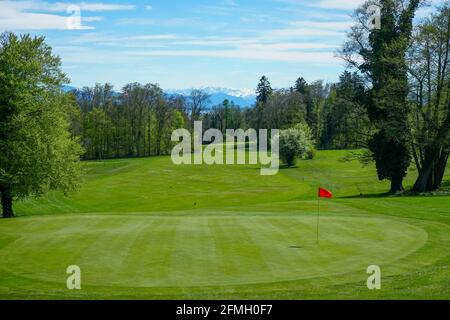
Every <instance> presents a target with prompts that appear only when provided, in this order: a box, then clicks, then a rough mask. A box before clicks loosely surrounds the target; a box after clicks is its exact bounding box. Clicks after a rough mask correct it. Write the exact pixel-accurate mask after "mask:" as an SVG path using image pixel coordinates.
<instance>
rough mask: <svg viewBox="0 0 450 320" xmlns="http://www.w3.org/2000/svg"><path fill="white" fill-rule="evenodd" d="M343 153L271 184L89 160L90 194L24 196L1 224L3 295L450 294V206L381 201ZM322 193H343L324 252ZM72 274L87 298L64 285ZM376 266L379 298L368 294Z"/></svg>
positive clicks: (222, 170) (325, 204)
mask: <svg viewBox="0 0 450 320" xmlns="http://www.w3.org/2000/svg"><path fill="white" fill-rule="evenodd" d="M345 154H346V153H345V152H344V151H342V152H341V151H339V152H333V151H327V152H320V153H319V154H318V157H317V159H315V160H312V161H302V162H299V165H298V167H297V168H293V169H282V170H281V171H280V173H279V174H278V175H277V176H273V177H262V176H260V175H259V170H258V169H259V167H258V166H174V165H173V164H172V163H171V162H170V158H168V157H160V158H148V159H134V160H113V161H98V162H87V163H85V165H84V166H85V169H86V173H85V182H84V185H83V188H82V189H81V190H80V192H78V193H75V194H72V195H70V196H68V197H65V196H64V195H62V194H59V193H51V194H49V195H48V196H46V197H44V198H40V199H28V200H25V201H22V202H21V203H19V204H18V205H17V211H18V213H19V215H20V217H19V218H16V219H11V220H1V221H0V261H1V264H0V270H1V273H2V277H1V278H0V296H5V295H8V297H10V298H11V297H12V298H14V297H17V298H20V297H24V296H25V297H28V298H141V299H146V298H293V299H298V298H315V297H322V298H344V299H345V298H358V297H365V298H370V297H373V298H376V297H397V298H398V297H400V298H431V297H449V295H450V293H449V290H448V288H449V286H448V285H449V271H448V269H447V265H448V261H449V254H450V253H449V250H448V248H449V241H450V240H449V238H448V235H449V234H450V224H449V221H450V212H449V209H448V208H449V206H448V205H449V202H450V201H449V198H448V197H445V196H444V197H442V196H436V197H388V196H383V195H380V194H379V192H381V191H383V190H384V189H385V187H386V185H385V183H380V182H376V178H375V177H374V174H373V168H371V167H367V168H361V166H360V165H359V164H358V163H357V162H342V161H340V159H342V157H343V156H344V155H345ZM328 167H332V168H333V169H329V170H327V169H323V168H328ZM319 184H320V185H322V186H325V187H328V188H330V189H333V190H334V191H335V195H336V198H335V199H332V200H324V201H322V203H321V217H320V241H319V243H317V242H316V222H317V216H316V214H317V200H316V198H315V192H316V187H317V185H319ZM361 193H362V194H363V195H362V196H359V195H360V194H361ZM355 196H357V197H355ZM70 265H78V266H79V267H80V268H81V270H82V290H80V291H70V290H67V289H66V287H65V286H66V279H67V274H66V268H67V267H68V266H70ZM370 265H379V266H380V267H381V268H382V271H383V290H381V291H379V292H373V291H369V290H368V289H367V288H366V287H365V285H366V280H367V274H366V269H367V267H368V266H370Z"/></svg>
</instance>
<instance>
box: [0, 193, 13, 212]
mask: <svg viewBox="0 0 450 320" xmlns="http://www.w3.org/2000/svg"><path fill="white" fill-rule="evenodd" d="M1 199H2V210H3V218H12V217H14V212H13V207H12V203H13V198H12V196H11V192H10V191H9V190H8V189H6V188H2V190H1Z"/></svg>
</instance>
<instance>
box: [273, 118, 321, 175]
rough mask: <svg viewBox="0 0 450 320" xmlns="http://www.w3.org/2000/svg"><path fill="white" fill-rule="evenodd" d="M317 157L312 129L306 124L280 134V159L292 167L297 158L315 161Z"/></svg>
mask: <svg viewBox="0 0 450 320" xmlns="http://www.w3.org/2000/svg"><path fill="white" fill-rule="evenodd" d="M314 156H315V150H314V141H313V139H312V132H311V129H310V128H309V127H308V126H307V125H305V124H298V125H296V126H295V127H293V128H290V129H287V130H282V131H281V132H280V159H281V160H282V161H283V162H284V163H285V164H286V165H287V166H288V167H292V166H293V165H295V163H296V159H297V158H301V159H313V158H314Z"/></svg>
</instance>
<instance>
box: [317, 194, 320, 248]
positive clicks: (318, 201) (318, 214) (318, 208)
mask: <svg viewBox="0 0 450 320" xmlns="http://www.w3.org/2000/svg"><path fill="white" fill-rule="evenodd" d="M319 218H320V195H319V196H318V197H317V244H319Z"/></svg>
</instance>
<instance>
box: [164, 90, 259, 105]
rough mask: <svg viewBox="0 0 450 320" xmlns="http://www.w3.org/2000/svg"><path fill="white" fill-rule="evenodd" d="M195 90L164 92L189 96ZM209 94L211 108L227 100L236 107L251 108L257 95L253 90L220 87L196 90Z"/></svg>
mask: <svg viewBox="0 0 450 320" xmlns="http://www.w3.org/2000/svg"><path fill="white" fill-rule="evenodd" d="M192 89H193V88H188V89H168V90H164V91H165V92H166V93H168V94H178V95H182V96H189V95H190V93H191V91H192ZM196 89H199V90H202V91H204V92H205V93H207V94H209V95H210V96H211V97H210V99H209V100H210V101H209V107H213V106H215V105H218V104H221V103H222V102H223V101H224V100H225V99H228V100H229V101H233V102H234V104H235V105H239V106H241V107H249V106H251V105H253V104H254V103H255V100H256V93H255V90H253V89H235V88H219V87H201V88H196Z"/></svg>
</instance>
